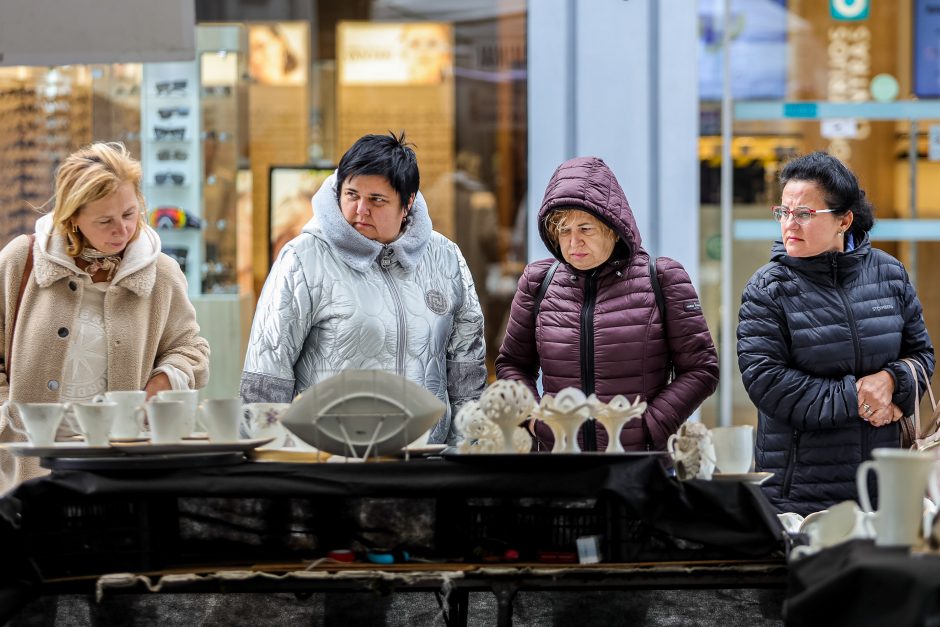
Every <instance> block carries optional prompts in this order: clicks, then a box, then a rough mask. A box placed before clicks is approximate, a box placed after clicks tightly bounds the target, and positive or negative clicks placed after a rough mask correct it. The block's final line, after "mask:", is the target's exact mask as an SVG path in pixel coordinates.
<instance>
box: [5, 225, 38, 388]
mask: <svg viewBox="0 0 940 627" xmlns="http://www.w3.org/2000/svg"><path fill="white" fill-rule="evenodd" d="M35 242H36V234H35V233H32V234H30V236H29V252H27V253H26V265H24V266H23V278H22V279H20V291H18V292H17V293H16V305H14V307H13V328H12V329H10V354H9V355H7V360H6V371H7V385H9V384H10V372H11V369H10V367H11V364H12V362H13V334H14V333H16V318H17V316H19V315H20V302H22V300H23V292H25V291H26V284H27V283H29V275H31V274H32V273H33V244H34V243H35Z"/></svg>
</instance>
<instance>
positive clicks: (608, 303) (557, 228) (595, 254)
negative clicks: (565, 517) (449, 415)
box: [496, 157, 718, 451]
mask: <svg viewBox="0 0 940 627" xmlns="http://www.w3.org/2000/svg"><path fill="white" fill-rule="evenodd" d="M539 234H540V235H541V237H542V241H544V242H545V244H546V245H547V246H548V248H549V250H550V251H551V252H552V254H553V255H554V256H555V258H554V259H544V260H542V261H536V262H534V263H531V264H529V265H528V266H526V269H525V271H524V272H523V273H522V277H521V278H520V279H519V286H518V289H517V291H516V295H515V297H514V298H513V301H512V309H511V310H510V316H509V323H508V325H507V327H506V337H505V339H504V340H503V345H502V346H501V347H500V350H499V357H498V358H497V359H496V375H497V377H498V378H500V379H515V380H519V381H523V382H525V383H526V385H528V386H529V388H530V389H531V390H532V392H533V393H536V388H535V381H536V378H537V377H538V373H539V368H541V370H542V385H543V388H544V391H545V393H546V394H555V393H557V392H558V391H560V390H561V389H562V388H566V387H576V388H578V389H581V390H582V391H584V393H585V394H591V393H595V394H597V397H598V398H599V399H600V400H601V401H604V402H606V401H609V400H610V399H611V398H612V397H614V396H616V395H618V394H623V395H625V396H626V397H627V398H628V399H629V400H631V401H632V400H633V399H634V398H635V397H636V396H637V395H639V396H640V398H641V399H642V400H644V401H646V402H647V403H648V406H647V409H646V411H645V413H644V414H643V416H642V420H633V421H631V422H629V423H627V425H626V427H624V429H623V431H621V434H620V440H621V443H622V444H623V447H624V448H625V449H626V450H645V449H659V450H662V449H664V448H665V446H666V439H667V438H668V437H669V436H670V435H671V434H673V433H675V431H676V430H677V429H678V428H679V425H680V424H681V423H682V421H684V420H685V419H686V418H687V417H688V416H689V414H691V413H692V412H693V411H695V409H696V408H697V407H698V406H699V405H700V404H701V403H702V401H703V400H705V399H706V398H707V397H708V396H709V395H710V394H711V393H712V392H714V391H715V387H716V386H717V385H718V359H717V356H716V354H715V346H714V344H713V343H712V338H711V334H710V333H709V331H708V326H707V325H706V323H705V318H704V317H703V316H702V307H701V304H700V303H699V299H698V295H697V294H696V292H695V288H694V287H693V286H692V283H691V281H690V280H689V275H688V274H686V272H685V270H684V269H683V268H682V265H681V264H679V263H678V262H677V261H674V260H672V259H668V258H665V257H663V258H661V259H660V260H659V261H658V263H657V264H656V270H657V276H658V279H659V283H660V285H661V286H662V292H663V296H664V298H665V312H666V332H665V333H664V328H663V320H662V317H661V316H660V312H659V308H658V306H657V304H656V298H655V295H654V292H653V288H652V283H651V281H650V268H649V255H648V254H647V253H646V251H645V250H643V246H642V242H641V240H640V233H639V231H638V230H637V227H636V221H635V220H634V218H633V212H632V210H631V209H630V205H629V203H628V202H627V198H626V196H625V195H624V193H623V190H622V189H621V188H620V184H619V183H617V179H616V178H615V177H614V173H613V172H611V170H610V168H608V167H607V165H606V164H605V163H604V162H603V161H602V160H600V159H598V158H595V157H580V158H577V159H571V160H570V161H566V162H565V163H563V164H561V165H560V166H559V167H558V169H557V170H555V173H554V175H552V178H551V180H550V181H549V184H548V188H547V189H546V190H545V197H544V199H543V200H542V207H541V209H540V210H539ZM556 259H557V260H558V261H559V262H561V263H560V265H559V266H558V269H557V272H555V274H554V275H553V276H552V277H551V279H550V281H548V285H547V291H546V292H545V295H544V298H543V300H542V302H541V304H540V305H538V306H537V305H536V302H535V301H536V296H537V294H538V293H539V287H540V286H541V285H542V283H543V282H544V281H545V279H546V274H547V273H548V270H549V268H550V267H551V266H552V264H553V262H554V261H555V260H556ZM536 309H537V310H536ZM667 334H668V338H667V337H666V335H667ZM670 360H671V363H672V365H673V366H674V368H675V373H676V376H675V379H673V380H672V381H669V378H668V372H667V369H668V365H669V362H670ZM535 435H536V440H537V448H540V449H541V448H551V446H552V444H553V441H552V434H551V431H550V430H549V429H548V428H547V427H546V426H545V425H544V424H542V423H541V422H539V423H538V424H537V425H536V434H535ZM578 440H579V443H580V446H581V449H582V450H601V451H603V450H605V449H606V447H607V433H606V432H605V431H604V428H603V427H602V426H601V425H599V424H595V422H594V421H593V420H591V421H587V422H586V423H585V426H584V427H582V429H581V433H580V434H579V437H578Z"/></svg>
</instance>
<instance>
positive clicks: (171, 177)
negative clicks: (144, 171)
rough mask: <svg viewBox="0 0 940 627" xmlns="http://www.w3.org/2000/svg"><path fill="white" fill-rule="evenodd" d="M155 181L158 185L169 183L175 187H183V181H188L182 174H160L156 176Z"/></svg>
mask: <svg viewBox="0 0 940 627" xmlns="http://www.w3.org/2000/svg"><path fill="white" fill-rule="evenodd" d="M153 180H155V181H156V182H157V185H165V184H166V183H169V182H172V183H173V184H174V185H182V184H183V181H185V180H186V176H185V175H184V174H183V173H182V172H159V173H157V174H155V175H154V177H153Z"/></svg>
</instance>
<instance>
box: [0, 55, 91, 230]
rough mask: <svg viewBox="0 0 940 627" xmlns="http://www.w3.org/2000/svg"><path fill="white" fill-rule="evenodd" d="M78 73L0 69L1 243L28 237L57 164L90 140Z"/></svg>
mask: <svg viewBox="0 0 940 627" xmlns="http://www.w3.org/2000/svg"><path fill="white" fill-rule="evenodd" d="M83 78H84V73H82V72H80V71H78V70H71V71H68V70H55V69H54V70H48V71H47V70H44V69H42V70H41V69H31V68H28V69H22V68H0V244H6V243H7V242H9V241H10V240H12V239H13V238H15V237H16V236H18V235H21V234H24V233H32V232H33V228H34V224H35V221H36V216H37V213H36V210H35V208H36V207H40V206H42V205H44V204H45V203H46V202H47V201H48V200H49V198H50V197H51V196H52V193H53V180H54V179H53V176H54V173H55V169H56V167H57V166H58V165H59V162H60V161H61V160H62V159H63V158H65V156H66V155H68V154H69V153H70V152H72V151H73V150H75V149H76V148H78V147H79V146H81V145H83V144H86V143H88V142H89V141H91V139H92V132H91V130H92V129H91V120H90V117H91V115H90V114H91V85H90V82H88V81H87V80H83Z"/></svg>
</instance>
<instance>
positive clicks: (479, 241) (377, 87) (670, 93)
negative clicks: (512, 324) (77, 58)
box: [0, 0, 940, 424]
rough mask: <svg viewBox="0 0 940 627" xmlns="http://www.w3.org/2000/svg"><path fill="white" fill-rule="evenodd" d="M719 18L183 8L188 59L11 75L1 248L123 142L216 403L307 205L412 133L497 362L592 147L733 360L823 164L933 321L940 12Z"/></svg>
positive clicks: (248, 0)
mask: <svg viewBox="0 0 940 627" xmlns="http://www.w3.org/2000/svg"><path fill="white" fill-rule="evenodd" d="M176 4H178V3H170V4H169V5H168V6H175V5H176ZM725 6H726V3H725V1H724V0H683V1H681V2H675V3H673V2H668V3H667V2H658V1H656V0H631V1H629V2H623V1H622V0H598V1H596V2H577V1H576V0H539V1H537V2H535V1H533V2H526V0H440V1H433V0H353V1H345V0H292V1H288V0H197V1H196V2H195V15H194V16H195V21H196V24H197V28H196V34H195V50H196V55H195V60H188V61H187V60H176V61H166V62H159V63H151V62H144V63H124V64H105V63H102V64H83V65H61V64H59V65H53V66H49V65H45V64H39V63H31V64H29V65H10V64H9V63H7V66H6V67H0V114H2V115H0V244H5V243H7V242H8V241H9V240H10V239H12V238H13V237H15V236H16V235H18V234H20V233H25V232H29V231H31V230H32V226H33V223H34V222H35V219H36V216H37V208H42V207H43V206H44V203H46V201H47V200H48V199H49V196H50V195H51V193H52V180H53V173H54V169H55V167H56V165H57V163H58V162H59V160H61V159H62V158H63V157H64V156H65V155H66V154H68V152H69V151H71V150H73V149H75V148H77V147H78V146H80V145H82V144H84V143H87V142H89V141H92V140H119V141H123V142H125V143H126V144H127V145H128V146H129V147H130V148H131V150H132V151H133V152H134V153H135V154H136V155H138V156H139V157H140V158H141V160H142V161H143V163H144V168H145V176H146V188H145V193H146V196H147V199H148V203H149V209H150V210H151V222H152V223H153V224H154V225H155V226H157V227H159V232H160V234H161V237H162V238H163V241H164V249H165V251H166V252H168V253H169V254H171V255H172V256H174V257H175V258H176V259H177V260H178V261H179V262H180V263H181V265H182V266H183V267H184V269H185V271H186V273H187V277H188V278H189V281H190V291H191V295H192V297H193V300H194V302H195V303H196V306H197V311H198V312H199V316H200V322H201V324H202V326H203V329H204V331H205V334H206V336H207V337H208V338H209V340H210V342H211V344H212V348H213V356H212V381H211V383H210V388H209V389H207V390H206V392H205V393H206V395H207V396H225V395H231V394H234V393H236V392H237V386H238V376H239V374H240V369H241V363H242V359H243V355H244V350H245V343H246V341H247V330H248V327H249V325H250V323H251V316H252V313H253V310H254V302H255V298H256V295H257V293H258V292H259V291H260V289H261V286H262V284H263V282H264V279H265V277H266V276H267V271H268V268H269V267H270V264H271V261H272V259H273V258H274V257H275V256H276V254H277V252H278V250H279V249H280V247H281V246H283V244H284V243H285V242H287V241H289V240H290V238H291V237H293V236H294V235H296V234H297V233H298V232H299V230H300V228H301V227H302V226H303V224H305V223H306V222H307V221H308V220H309V218H310V216H311V210H310V203H309V200H310V197H311V196H312V194H313V193H314V192H315V191H316V189H317V188H318V187H319V185H320V183H321V182H322V181H323V180H324V179H325V177H326V176H328V175H329V173H330V172H331V171H332V169H333V168H334V167H335V165H336V162H337V160H338V159H339V157H340V156H341V155H342V154H343V152H344V151H345V150H346V149H347V148H348V147H349V146H350V145H351V144H352V142H353V141H354V140H355V139H356V138H358V137H359V136H360V135H362V134H364V133H385V132H388V131H390V130H391V131H396V132H397V131H401V130H403V131H405V133H406V134H407V137H408V139H409V140H410V141H411V142H413V144H414V146H415V149H416V152H417V154H418V159H419V165H420V168H421V179H422V180H421V188H422V191H423V193H424V194H425V196H426V197H427V199H428V203H429V207H430V210H431V215H432V219H433V221H434V224H435V228H436V229H437V230H438V231H440V232H441V233H443V234H444V235H446V236H447V237H450V238H451V239H453V240H455V241H456V242H457V243H458V244H459V245H460V247H461V249H462V250H463V252H464V254H465V256H466V258H467V261H468V263H469V266H470V269H471V272H472V274H473V277H474V280H475V282H476V286H477V290H478V293H479V295H480V299H481V302H482V304H483V307H484V311H485V314H486V325H487V343H488V346H489V357H490V360H492V359H493V358H494V357H495V354H496V351H497V350H498V347H499V343H500V341H501V335H502V332H503V326H504V322H505V317H506V315H507V312H508V307H509V303H510V301H511V299H512V296H513V293H514V291H515V287H516V281H517V279H518V276H519V274H520V272H521V270H522V268H523V266H524V264H525V263H526V261H528V260H531V259H537V258H541V257H543V256H545V252H544V248H543V247H542V245H541V242H539V241H538V237H537V235H536V233H535V225H534V215H535V212H536V210H537V208H538V204H539V201H540V199H541V195H542V193H543V190H544V185H545V183H546V182H547V180H548V178H549V176H550V175H551V172H552V170H553V169H554V168H555V166H557V165H558V164H559V163H560V162H561V161H563V160H564V159H567V158H569V157H572V156H576V155H585V154H593V155H597V156H600V157H602V158H604V159H605V160H606V161H607V162H608V163H609V164H610V165H611V167H612V168H613V169H614V171H615V172H616V173H617V175H618V177H619V179H620V181H621V183H622V185H623V187H624V189H625V191H626V193H627V196H628V198H629V199H630V201H631V204H632V206H633V208H634V211H635V213H636V215H637V220H638V224H639V227H640V229H641V232H642V234H643V238H644V245H645V246H646V247H647V249H648V250H649V251H650V252H651V253H653V254H656V255H666V256H670V257H674V258H676V259H679V260H680V261H681V262H682V263H683V264H684V265H685V266H686V268H687V269H688V270H689V273H690V275H691V276H692V277H693V280H694V281H695V282H696V284H697V286H698V288H699V291H700V294H701V296H702V303H703V307H704V310H705V314H706V317H707V319H708V321H709V324H710V325H711V328H712V331H713V335H714V336H715V339H716V342H718V343H719V344H722V345H724V347H725V350H728V347H730V349H731V350H732V351H733V342H734V338H733V330H734V328H735V326H736V319H737V307H738V297H739V295H740V293H741V290H742V289H743V286H744V284H745V282H746V281H747V279H748V278H749V277H750V275H751V274H752V273H753V272H754V270H756V269H757V268H758V267H760V266H761V265H763V264H764V263H766V262H767V260H768V257H769V251H770V244H771V242H772V241H773V239H775V237H776V236H777V232H778V225H777V224H776V223H774V222H773V220H772V219H771V218H770V211H769V207H770V205H771V204H772V203H774V202H776V201H777V200H779V194H780V189H779V185H778V184H777V182H776V177H777V174H778V172H779V169H780V166H781V164H782V163H783V162H785V160H786V159H787V158H789V157H791V156H793V155H795V154H799V153H804V152H807V151H812V150H820V149H821V150H829V151H830V152H832V153H834V154H836V155H837V156H839V157H840V158H843V159H844V160H846V161H847V163H848V164H849V165H850V167H852V168H853V169H854V170H855V171H856V172H857V173H858V174H859V177H860V180H861V181H862V184H863V186H864V187H865V188H866V190H867V192H868V194H869V196H870V197H871V198H872V199H873V201H874V203H875V206H876V208H877V210H878V214H877V215H878V218H879V219H881V220H882V223H881V224H880V225H879V227H878V228H877V229H876V231H875V245H876V246H879V247H881V248H883V249H885V250H887V251H888V252H890V253H891V254H894V255H896V256H899V257H900V258H901V259H902V260H903V261H904V262H905V264H906V266H907V267H908V268H909V270H910V271H911V273H912V275H913V276H914V277H915V279H916V281H917V286H918V289H919V292H920V295H921V298H922V300H923V301H924V305H925V309H926V317H927V324H928V328H929V329H931V330H935V329H940V289H938V287H937V285H936V284H934V283H933V282H932V281H931V275H930V271H929V268H931V267H933V264H934V263H936V262H937V259H936V257H938V256H940V247H938V245H937V244H936V241H938V240H940V222H937V221H935V220H936V219H937V218H940V216H938V214H940V187H938V182H937V180H938V177H937V172H935V170H936V169H937V167H938V166H937V162H938V161H940V105H938V100H936V99H937V98H938V97H940V0H828V1H826V2H821V1H816V0H813V1H808V0H729V1H728V2H727V6H728V8H729V9H730V13H729V15H728V16H727V17H726V16H725V12H724V9H725ZM8 10H9V8H7V9H3V8H0V20H3V19H4V17H5V15H6V14H5V13H4V12H5V11H8ZM45 19H46V21H47V22H48V23H49V24H50V25H51V24H52V23H53V22H55V19H56V18H55V16H54V15H50V16H48V17H46V18H45ZM725 24H727V25H728V27H729V33H728V34H729V37H730V40H731V45H730V58H731V67H732V72H731V74H730V77H731V81H730V88H731V95H732V97H733V102H732V105H731V106H732V108H733V111H732V116H731V118H732V125H731V129H730V131H731V139H732V143H731V160H732V161H733V185H732V187H731V190H732V203H731V211H730V218H731V224H730V226H731V229H730V233H732V241H731V242H723V241H722V215H723V212H722V209H721V176H720V171H721V163H722V136H721V133H722V127H721V120H722V115H721V98H722V94H723V89H724V76H723V73H722V71H721V67H722V65H721V64H722V52H723V47H722V41H723V36H724V25H725ZM876 24H877V28H876V27H875V25H876ZM117 27H120V25H117ZM39 28H40V29H43V28H44V25H42V24H41V25H40V26H39ZM58 28H61V25H60V26H58ZM35 36H36V37H37V38H42V37H43V36H46V34H45V33H36V34H35ZM102 45H103V46H105V47H107V43H106V42H105V43H104V44H102ZM0 53H2V51H0ZM0 63H3V60H2V54H0ZM47 207H48V205H47ZM723 251H724V252H725V253H726V254H727V253H728V252H730V253H731V255H732V259H733V266H732V272H731V276H728V277H726V278H725V280H727V281H729V282H730V283H729V284H723V277H722V269H721V268H722V267H721V259H722V254H723ZM723 285H725V287H726V288H727V287H728V286H729V285H730V292H731V293H732V294H733V295H734V299H733V301H732V302H730V303H729V302H724V303H723V296H722V286H723ZM722 316H729V317H730V318H728V319H729V320H731V321H732V324H731V326H730V329H731V336H730V337H728V338H725V337H722V334H723V329H722V326H723V325H722V320H723V318H722ZM725 327H726V329H727V325H725ZM724 332H725V333H726V331H724ZM935 337H940V336H938V335H936V334H935ZM726 342H730V344H728V343H726ZM730 364H731V366H730V369H729V368H728V367H727V366H728V363H727V362H726V363H725V370H724V371H723V373H722V376H723V378H727V380H728V381H729V382H730V386H729V387H728V388H723V390H724V393H725V395H726V398H727V399H728V402H726V403H724V404H722V403H720V402H719V399H718V396H717V395H716V396H715V397H713V398H712V399H709V401H708V402H707V403H706V405H705V406H704V407H703V408H702V412H701V417H702V419H703V420H704V421H706V422H707V423H709V424H715V423H717V422H719V421H723V422H729V421H734V422H739V423H741V422H752V421H753V420H754V419H755V411H754V409H753V407H752V405H751V403H750V401H749V400H748V399H747V397H746V395H745V394H744V391H743V388H742V386H741V384H740V373H739V372H738V371H737V367H736V360H733V361H731V362H730ZM491 366H492V363H491ZM491 371H492V369H491ZM720 408H721V409H720Z"/></svg>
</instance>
